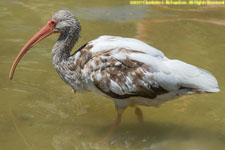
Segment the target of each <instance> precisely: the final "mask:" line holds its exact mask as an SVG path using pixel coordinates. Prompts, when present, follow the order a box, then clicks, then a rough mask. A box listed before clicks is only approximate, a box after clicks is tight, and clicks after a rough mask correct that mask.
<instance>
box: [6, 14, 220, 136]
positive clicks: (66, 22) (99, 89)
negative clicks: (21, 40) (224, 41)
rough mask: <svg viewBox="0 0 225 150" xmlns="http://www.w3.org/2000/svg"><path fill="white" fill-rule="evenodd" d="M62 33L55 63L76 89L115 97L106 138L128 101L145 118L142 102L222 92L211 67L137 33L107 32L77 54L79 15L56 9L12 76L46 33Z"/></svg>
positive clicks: (151, 103)
mask: <svg viewBox="0 0 225 150" xmlns="http://www.w3.org/2000/svg"><path fill="white" fill-rule="evenodd" d="M55 33H59V34H60V35H59V38H58V40H57V41H56V43H55V44H54V46H53V49H52V53H51V54H52V64H53V66H54V68H55V70H56V71H57V73H58V74H59V76H60V77H61V79H62V80H64V81H65V83H66V84H68V85H69V86H71V88H72V90H73V91H74V92H83V91H91V92H96V93H99V94H100V95H103V96H106V97H108V98H111V99H112V100H113V102H114V104H115V110H116V112H117V116H116V119H115V121H114V122H113V125H112V127H111V128H110V130H109V132H108V134H107V135H106V139H110V138H111V137H112V135H113V133H114V132H115V130H116V128H117V127H118V126H119V124H120V122H121V118H122V114H123V112H124V111H125V109H126V108H127V107H130V106H131V107H135V114H136V115H137V119H138V120H139V121H140V122H143V113H142V111H141V109H140V107H139V106H140V105H142V106H158V105H160V104H162V103H165V102H167V101H170V100H172V99H175V98H178V97H180V96H183V95H188V94H200V93H216V92H219V91H220V89H219V88H218V82H217V80H216V78H215V77H214V76H213V75H212V74H211V73H210V72H208V71H206V70H204V69H201V68H199V67H196V66H193V65H191V64H188V63H185V62H183V61H180V60H176V59H169V58H167V57H166V56H165V55H164V53H163V52H162V51H160V50H158V49H156V48H154V47H152V46H150V45H148V44H147V43H145V42H143V41H140V40H138V39H134V38H125V37H120V36H110V35H103V36H100V37H98V38H96V39H94V40H92V41H90V42H87V43H86V44H84V45H83V46H82V47H80V48H79V49H78V50H76V51H75V52H74V53H73V54H71V51H72V49H73V47H74V46H75V44H76V43H77V41H78V39H79V37H80V35H81V24H80V22H79V20H78V19H77V18H76V17H75V16H74V15H73V14H72V13H70V12H69V11H68V10H59V11H57V12H55V13H54V14H53V16H52V17H51V19H50V20H49V21H48V22H47V24H46V25H45V26H44V27H43V28H42V29H41V30H40V31H39V32H38V33H36V34H35V35H34V36H33V37H32V38H31V39H30V40H29V41H28V42H27V43H26V44H25V46H24V47H23V48H22V50H21V51H20V52H19V54H18V55H17V57H16V59H15V60H14V62H13V65H12V67H11V70H10V74H9V78H10V80H12V79H13V74H14V71H15V69H16V66H17V64H18V63H19V61H20V59H21V58H22V57H23V56H24V54H25V53H26V52H27V51H28V50H30V49H31V48H32V47H33V46H35V45H36V44H37V43H38V42H40V41H41V40H43V39H44V38H46V37H48V36H50V35H52V34H55Z"/></svg>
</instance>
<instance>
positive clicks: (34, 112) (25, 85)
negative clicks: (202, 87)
mask: <svg viewBox="0 0 225 150" xmlns="http://www.w3.org/2000/svg"><path fill="white" fill-rule="evenodd" d="M59 9H69V10H70V11H71V12H73V14H75V15H76V16H77V17H78V18H79V20H80V21H81V25H82V37H81V39H80V40H79V43H78V44H77V46H76V47H75V48H74V51H75V50H76V49H78V48H79V46H81V45H82V44H84V43H86V42H88V41H90V40H92V39H94V38H96V37H98V36H100V35H119V36H125V37H134V38H138V39H141V40H143V41H145V42H147V43H149V44H151V45H152V46H154V47H156V48H158V49H161V50H162V51H163V52H164V53H165V54H166V55H167V56H168V57H169V58H173V59H175V58H176V59H180V60H183V61H186V62H188V63H191V64H193V65H196V66H199V67H201V68H204V69H206V70H208V71H210V72H211V73H213V74H214V75H215V77H216V78H217V80H218V82H219V86H220V89H221V92H220V93H217V94H205V95H192V96H184V97H181V98H179V99H176V100H173V101H170V102H168V103H165V104H163V105H161V106H160V107H158V108H152V107H141V108H142V110H143V113H144V119H145V122H144V123H143V124H139V123H138V122H137V119H136V116H135V115H134V110H133V109H132V108H129V109H127V110H126V112H125V113H124V116H123V120H122V123H121V125H120V127H119V128H118V130H117V131H116V133H115V135H114V136H113V139H112V142H111V145H110V146H109V147H108V149H113V150H114V149H116V150H124V149H129V150H130V149H131V150H136V149H138V150H139V149H140V150H224V149H225V101H224V100H225V99H224V97H225V92H224V90H225V78H224V74H225V7H219V6H218V7H215V6H214V7H210V6H201V7H184V8H181V7H178V6H176V7H156V6H155V7H143V6H134V7H132V6H130V5H129V1H121V0H117V1H115V0H113V1H106V0H76V1H75V0H70V1H61V0H54V1H50V0H36V1H28V0H1V1H0V29H1V31H0V150H14V149H16V150H83V149H84V150H89V149H90V150H93V149H102V148H101V145H99V144H98V142H99V141H101V140H102V139H103V137H104V136H105V135H106V134H107V132H108V130H109V128H110V127H111V124H112V120H113V119H115V116H116V114H115V111H114V105H113V102H112V101H111V100H109V99H107V98H104V97H102V96H99V95H97V94H95V93H78V94H73V93H72V90H71V88H70V87H69V86H67V85H66V84H65V83H64V82H63V81H62V80H61V79H60V77H59V76H58V75H57V73H56V71H55V70H54V69H53V67H52V64H51V48H52V46H53V44H54V42H55V41H56V39H57V36H58V35H53V36H51V37H49V38H47V39H45V40H44V41H42V42H41V43H39V44H38V45H36V46H35V47H34V48H32V50H31V51H29V52H28V53H27V54H26V55H25V57H24V58H23V60H22V61H21V62H20V64H19V66H18V67H17V70H16V72H15V76H14V80H13V81H9V79H8V74H9V70H10V67H11V65H12V62H13V60H14V59H15V57H16V55H17V54H18V52H19V51H20V49H21V48H22V47H23V45H24V44H25V43H26V42H27V41H28V40H29V38H30V37H32V36H33V35H34V34H35V33H36V32H37V31H38V30H39V29H40V28H41V27H42V26H43V25H45V24H46V22H47V21H48V19H49V18H50V17H51V15H52V14H53V13H54V12H55V11H57V10H59ZM104 149H105V148H104Z"/></svg>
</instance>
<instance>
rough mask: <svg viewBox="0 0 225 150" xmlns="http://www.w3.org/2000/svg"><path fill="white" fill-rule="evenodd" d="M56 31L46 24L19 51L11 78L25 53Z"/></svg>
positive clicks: (12, 68)
mask: <svg viewBox="0 0 225 150" xmlns="http://www.w3.org/2000/svg"><path fill="white" fill-rule="evenodd" d="M53 33H54V30H53V27H52V26H51V25H49V23H48V24H47V25H45V26H44V27H43V28H42V29H41V30H40V31H39V32H38V33H36V34H35V35H34V36H33V37H32V38H31V39H30V40H29V41H28V42H27V44H26V45H25V46H24V47H23V49H22V50H21V51H20V52H19V54H18V55H17V57H16V59H15V60H14V62H13V65H12V67H11V70H10V74H9V79H10V80H12V78H13V74H14V72H15V69H16V66H17V64H18V63H19V61H20V59H21V58H22V57H23V56H24V54H25V53H26V52H27V51H28V50H29V49H31V48H32V47H33V46H34V45H36V44H37V43H38V42H40V41H41V40H42V39H44V38H46V37H47V36H49V35H51V34H53Z"/></svg>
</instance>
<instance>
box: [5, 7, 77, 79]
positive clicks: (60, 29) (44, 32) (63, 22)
mask: <svg viewBox="0 0 225 150" xmlns="http://www.w3.org/2000/svg"><path fill="white" fill-rule="evenodd" d="M80 31H81V26H80V22H79V21H78V20H77V19H76V17H75V16H73V15H72V14H71V13H70V12H69V11H67V10H59V11H57V12H56V13H55V14H54V15H53V16H52V18H51V19H50V20H49V21H48V22H47V24H46V25H45V26H44V27H43V28H42V29H41V30H40V31H39V32H38V33H36V34H35V35H34V36H33V37H32V38H31V39H30V40H29V41H28V42H27V43H26V45H25V46H24V47H23V48H22V50H21V51H20V52H19V54H18V55H17V57H16V59H15V60H14V62H13V65H12V67H11V70H10V74H9V79H10V80H12V78H13V74H14V71H15V69H16V66H17V64H18V63H19V61H20V59H21V58H22V57H23V56H24V54H25V53H26V52H27V51H28V50H29V49H31V48H32V47H33V46H34V45H36V44H37V43H38V42H40V41H41V40H43V39H44V38H46V37H48V36H49V35H52V34H53V33H60V34H61V36H60V37H66V35H69V34H70V35H71V34H75V35H77V37H79V36H80ZM75 40H76V39H75Z"/></svg>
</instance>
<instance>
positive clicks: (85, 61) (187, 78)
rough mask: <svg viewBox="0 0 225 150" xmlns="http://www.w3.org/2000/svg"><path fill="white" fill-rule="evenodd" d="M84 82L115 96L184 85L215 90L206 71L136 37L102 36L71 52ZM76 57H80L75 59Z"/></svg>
mask: <svg viewBox="0 0 225 150" xmlns="http://www.w3.org/2000/svg"><path fill="white" fill-rule="evenodd" d="M74 58H75V60H77V61H74V62H77V63H79V64H78V66H80V71H81V73H82V74H83V76H84V77H85V80H87V81H86V82H87V83H89V81H91V82H92V83H93V84H94V86H96V87H97V88H98V89H99V90H101V91H102V92H104V93H105V94H107V95H110V96H111V97H115V98H127V97H131V96H142V97H148V98H154V97H156V96H157V95H160V94H164V93H167V92H172V91H177V90H179V89H181V88H182V89H183V88H187V89H193V90H199V91H207V92H218V84H217V81H216V79H215V78H214V76H213V75H211V74H210V73H208V72H207V71H205V70H203V69H200V68H197V67H195V66H192V65H189V64H187V63H184V62H182V61H179V60H170V59H168V58H167V57H165V56H164V54H163V53H162V52H161V51H159V50H157V49H155V48H153V47H151V46H149V45H148V44H146V43H144V42H141V41H139V40H136V39H131V38H122V37H114V36H101V37H99V38H98V39H96V40H93V41H91V42H89V43H87V44H86V45H85V46H84V48H82V49H81V50H80V51H79V52H77V53H76V54H75V55H74ZM78 59H79V60H78Z"/></svg>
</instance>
